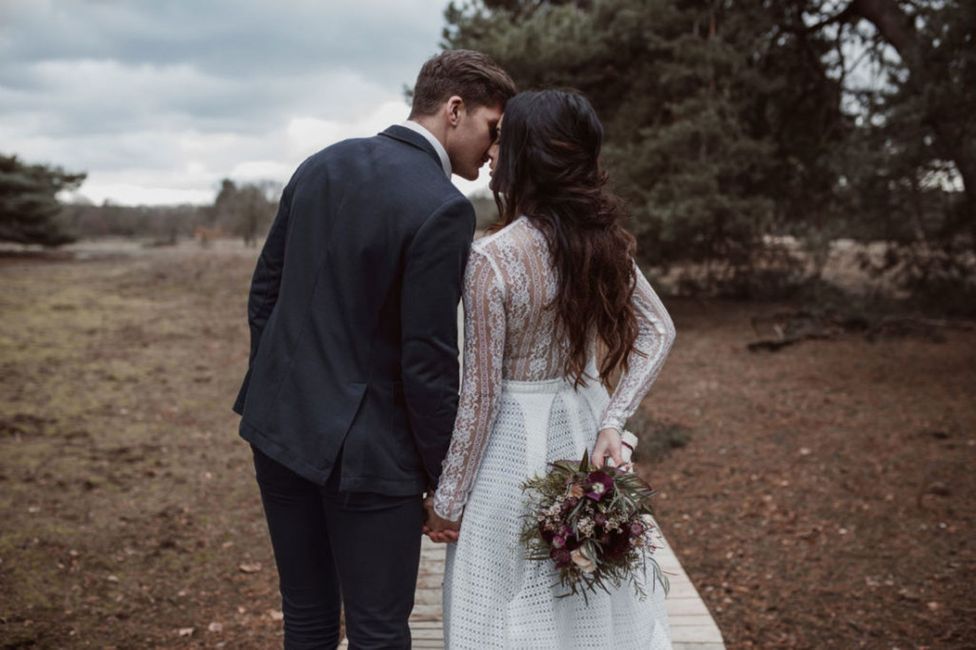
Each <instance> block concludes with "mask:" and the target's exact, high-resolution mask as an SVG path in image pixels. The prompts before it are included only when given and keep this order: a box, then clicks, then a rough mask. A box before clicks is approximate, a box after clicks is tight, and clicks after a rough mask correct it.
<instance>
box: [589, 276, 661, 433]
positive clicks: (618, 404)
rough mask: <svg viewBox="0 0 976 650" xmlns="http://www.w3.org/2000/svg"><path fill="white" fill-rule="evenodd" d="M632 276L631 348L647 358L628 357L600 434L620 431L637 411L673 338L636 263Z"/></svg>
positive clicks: (655, 377) (604, 415)
mask: <svg viewBox="0 0 976 650" xmlns="http://www.w3.org/2000/svg"><path fill="white" fill-rule="evenodd" d="M634 272H635V273H636V276H637V284H636V286H635V287H634V295H633V298H632V301H633V304H634V309H635V311H636V312H637V341H636V342H635V344H634V347H636V348H637V349H638V350H640V351H641V352H643V353H644V354H645V355H646V356H641V355H640V354H634V353H631V355H630V358H629V359H628V361H629V362H630V367H629V369H628V370H627V372H625V373H624V374H623V375H622V376H621V377H620V381H618V382H617V387H616V389H615V390H614V391H613V395H612V396H611V397H610V403H609V404H608V405H607V408H606V410H605V411H604V413H603V418H602V419H601V421H600V429H601V430H602V429H608V428H609V429H616V430H617V431H622V430H623V428H624V423H625V422H626V421H627V418H629V417H630V416H631V415H633V414H634V411H636V410H637V407H638V406H639V405H640V403H641V400H642V399H644V396H645V395H647V392H648V391H649V390H650V389H651V385H652V384H653V383H654V380H655V379H657V376H658V374H659V373H660V372H661V368H662V366H664V360H665V359H666V358H667V356H668V354H669V353H670V352H671V346H672V345H673V344H674V339H675V336H676V332H675V329H674V323H673V322H672V321H671V316H670V315H669V314H668V310H667V309H665V308H664V305H663V304H662V303H661V300H660V298H658V297H657V294H656V293H655V292H654V289H653V288H651V284H650V283H649V282H648V281H647V278H646V277H644V274H643V273H642V272H641V270H640V267H639V266H637V264H636V262H635V263H634Z"/></svg>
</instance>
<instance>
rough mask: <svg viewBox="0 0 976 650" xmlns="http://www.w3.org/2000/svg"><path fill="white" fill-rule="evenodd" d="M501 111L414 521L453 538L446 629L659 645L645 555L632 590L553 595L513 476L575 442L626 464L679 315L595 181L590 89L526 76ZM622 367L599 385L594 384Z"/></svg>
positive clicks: (597, 458)
mask: <svg viewBox="0 0 976 650" xmlns="http://www.w3.org/2000/svg"><path fill="white" fill-rule="evenodd" d="M499 126H500V131H499V135H498V139H497V140H496V142H495V144H494V145H493V146H492V148H491V150H490V158H491V172H492V178H493V180H492V189H493V190H494V192H495V198H496V201H497V202H498V204H499V207H500V209H501V213H502V219H501V227H500V228H498V229H496V230H495V232H493V233H492V234H490V235H488V236H486V237H484V238H482V239H480V240H478V241H476V242H475V243H474V244H473V247H472V250H471V255H470V258H469V261H468V266H467V270H466V272H465V287H464V307H465V323H464V333H465V344H464V370H463V380H462V388H461V396H460V405H459V409H458V414H457V420H456V423H455V427H454V433H453V437H452V440H451V446H450V451H449V452H448V455H447V458H446V459H445V461H444V466H443V475H442V477H441V479H440V482H439V484H438V487H437V490H436V492H435V493H434V496H433V500H432V504H429V505H428V507H429V508H432V510H433V513H431V515H430V518H429V519H428V526H427V528H426V532H427V533H428V534H429V535H430V536H431V538H432V539H433V540H434V541H441V542H444V541H452V542H453V541H456V543H452V544H449V546H448V548H447V561H446V566H445V577H444V633H445V642H446V644H447V647H449V648H506V649H508V648H560V649H564V648H596V647H612V648H650V649H653V650H660V649H669V648H670V647H671V641H670V628H669V624H668V620H667V612H666V610H665V606H664V590H663V587H662V585H661V584H659V583H656V582H654V581H653V580H652V579H650V576H651V575H652V573H651V570H650V568H648V571H647V575H645V576H644V585H645V590H646V592H647V597H646V599H644V600H641V599H639V598H638V597H637V596H635V594H634V591H633V589H632V587H631V586H630V585H628V584H626V583H624V584H623V585H622V586H621V587H620V588H618V589H613V588H612V587H611V588H610V593H605V592H602V591H600V592H598V593H596V594H593V595H590V596H589V597H588V602H586V601H584V599H583V598H582V596H569V597H565V598H559V597H558V596H560V595H561V590H560V589H561V588H560V587H559V585H558V578H557V574H556V570H555V568H554V566H553V565H551V564H550V563H548V562H538V561H531V560H527V559H525V557H524V554H525V553H524V550H523V548H522V547H521V545H520V544H519V533H520V530H521V525H522V515H523V511H524V509H525V508H526V502H525V497H524V495H523V493H522V490H521V488H520V485H521V483H522V482H523V481H524V480H525V479H527V478H529V477H531V476H533V475H535V474H537V473H543V472H545V471H546V470H547V463H548V462H550V461H555V460H560V459H575V458H579V457H580V455H582V453H583V451H584V450H587V449H589V450H591V458H592V461H593V462H594V463H596V464H599V465H602V464H603V463H604V462H605V461H607V460H612V461H613V462H615V463H618V464H619V463H620V462H622V460H623V458H624V457H625V455H622V454H621V450H622V444H621V432H622V430H623V427H624V423H625V421H626V420H627V418H628V417H629V416H630V415H632V414H633V413H634V411H635V410H636V409H637V407H638V405H639V404H640V402H641V399H642V398H643V397H644V396H645V394H647V392H648V390H649V389H650V387H651V384H652V383H653V382H654V379H655V378H656V377H657V375H658V372H659V371H660V369H661V366H662V365H663V364H664V360H665V358H666V357H667V355H668V353H669V352H670V349H671V346H672V343H673V342H674V338H675V330H674V325H673V323H672V321H671V318H670V316H669V315H668V312H667V310H666V309H665V308H664V306H663V305H662V304H661V301H660V300H659V299H658V296H657V294H656V293H655V292H654V290H653V289H652V288H651V286H650V284H649V283H648V281H647V279H646V278H645V277H644V275H643V274H642V273H641V271H640V269H639V268H638V267H637V265H636V264H635V262H634V261H633V257H632V256H633V253H634V248H635V244H634V238H633V237H632V236H631V235H630V234H629V233H628V232H627V231H626V230H624V228H623V226H622V225H621V223H620V221H621V216H622V214H621V208H620V207H619V204H618V202H617V201H616V200H615V198H614V197H613V196H612V195H611V194H610V193H609V192H608V191H607V190H606V189H605V188H604V185H605V182H606V175H605V173H604V172H602V171H601V169H600V166H599V154H600V147H601V144H602V140H603V127H602V125H601V124H600V121H599V120H598V119H597V117H596V114H595V112H594V110H593V108H592V106H590V103H589V102H588V101H587V100H586V99H585V98H584V97H583V96H582V95H579V94H576V93H573V92H564V91H557V90H544V91H537V92H524V93H521V94H519V95H517V96H515V97H514V98H513V99H511V100H510V101H509V102H508V104H507V106H506V110H505V114H504V117H503V118H502V122H501V123H500V124H499ZM598 349H599V350H601V351H602V353H601V354H600V355H599V361H598V360H597V355H596V354H595V352H596V350H598ZM617 371H620V377H619V380H618V381H617V384H616V388H615V389H614V390H613V393H612V395H611V394H608V391H607V389H606V388H605V384H606V383H607V381H606V380H607V378H609V377H611V376H612V375H614V373H616V372H617ZM462 517H463V523H462ZM459 525H460V529H458V526H459ZM455 531H457V532H455ZM650 566H651V565H649V564H648V567H650ZM652 583H653V584H652Z"/></svg>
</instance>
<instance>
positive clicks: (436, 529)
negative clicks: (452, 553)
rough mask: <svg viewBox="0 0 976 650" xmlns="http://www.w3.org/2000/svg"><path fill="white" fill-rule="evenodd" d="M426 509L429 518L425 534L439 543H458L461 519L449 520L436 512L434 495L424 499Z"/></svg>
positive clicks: (424, 526)
mask: <svg viewBox="0 0 976 650" xmlns="http://www.w3.org/2000/svg"><path fill="white" fill-rule="evenodd" d="M424 510H426V511H427V518H426V521H425V522H424V525H423V529H422V532H423V534H424V535H427V537H429V538H430V540H431V541H432V542H436V543H438V544H455V543H457V541H458V535H459V534H460V533H461V519H458V520H457V521H448V520H447V519H442V518H441V517H439V516H438V515H437V513H436V512H434V499H433V497H427V498H426V499H424Z"/></svg>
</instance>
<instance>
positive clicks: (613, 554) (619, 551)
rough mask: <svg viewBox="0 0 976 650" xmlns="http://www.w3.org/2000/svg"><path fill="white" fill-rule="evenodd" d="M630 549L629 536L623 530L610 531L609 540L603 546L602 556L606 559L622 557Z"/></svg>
mask: <svg viewBox="0 0 976 650" xmlns="http://www.w3.org/2000/svg"><path fill="white" fill-rule="evenodd" d="M629 549H630V538H629V537H628V536H627V534H626V533H624V532H622V531H621V532H616V533H611V535H610V541H609V542H608V543H607V544H604V546H603V553H604V556H605V557H606V558H607V559H608V560H619V559H621V558H623V557H624V556H625V555H626V554H627V551H628V550H629Z"/></svg>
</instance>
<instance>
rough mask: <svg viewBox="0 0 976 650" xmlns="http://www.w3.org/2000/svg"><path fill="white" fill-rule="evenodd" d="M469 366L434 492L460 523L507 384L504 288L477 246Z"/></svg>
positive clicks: (442, 511) (468, 289) (468, 287)
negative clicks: (448, 445) (505, 370)
mask: <svg viewBox="0 0 976 650" xmlns="http://www.w3.org/2000/svg"><path fill="white" fill-rule="evenodd" d="M463 300H464V364H463V365H464V367H463V371H462V377H461V397H460V400H459V402H458V411H457V419H456V420H455V423H454V433H453V435H452V436H451V446H450V448H449V449H448V452H447V457H446V458H445V459H444V464H443V469H442V472H441V477H440V481H438V484H437V490H436V492H435V493H434V511H435V512H436V513H437V514H438V515H439V516H440V517H443V518H445V519H448V520H450V521H457V520H458V519H460V517H461V514H462V512H463V510H464V504H465V502H466V501H467V498H468V493H469V492H470V491H471V486H472V484H473V482H474V477H475V474H476V473H477V471H478V466H479V465H480V463H481V457H482V455H483V454H484V451H485V447H486V446H487V442H488V436H489V434H490V433H491V428H492V425H493V424H494V421H495V416H496V415H497V413H498V396H499V393H500V391H501V383H502V357H503V354H504V350H505V305H504V290H503V287H502V284H501V280H500V278H499V277H498V276H497V274H496V272H495V269H494V267H493V266H492V263H491V260H490V259H489V258H488V257H487V256H486V255H485V254H484V253H482V252H480V251H478V250H477V249H476V248H472V250H471V258H470V259H469V260H468V266H467V269H466V270H465V278H464V293H463Z"/></svg>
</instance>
